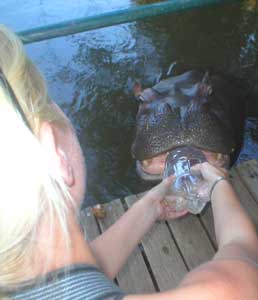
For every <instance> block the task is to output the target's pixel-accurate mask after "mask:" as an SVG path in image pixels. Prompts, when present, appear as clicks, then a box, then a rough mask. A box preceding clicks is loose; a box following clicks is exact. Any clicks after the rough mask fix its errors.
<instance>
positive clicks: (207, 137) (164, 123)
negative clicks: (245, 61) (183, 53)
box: [131, 69, 248, 181]
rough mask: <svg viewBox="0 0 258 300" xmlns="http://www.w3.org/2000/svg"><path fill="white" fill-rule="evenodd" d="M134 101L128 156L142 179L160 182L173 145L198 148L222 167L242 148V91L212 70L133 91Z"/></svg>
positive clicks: (232, 79) (243, 87) (239, 82)
mask: <svg viewBox="0 0 258 300" xmlns="http://www.w3.org/2000/svg"><path fill="white" fill-rule="evenodd" d="M134 93H135V96H136V98H137V100H138V101H139V102H140V104H139V108H138V113H137V116H136V134H135V138H134V141H133V144H132V147H131V153H132V156H133V157H134V159H135V160H136V165H137V173H138V174H139V175H140V177H141V178H142V179H144V180H154V181H156V180H161V179H162V175H163V171H164V166H165V161H166V157H167V155H168V154H169V152H170V151H171V150H173V149H175V148H177V147H185V146H190V147H194V148H198V149H200V150H202V152H203V154H204V155H205V157H206V159H207V161H208V162H210V163H211V164H213V165H215V166H218V167H226V168H228V167H229V166H230V165H232V164H233V163H234V161H235V160H236V158H237V156H238V154H239V151H240V149H241V144H242V136H243V127H244V116H245V103H246V99H247V97H248V89H247V88H246V85H245V84H244V83H243V82H242V80H241V79H239V78H235V77H233V76H229V75H225V74H221V73H219V72H215V71H212V70H196V69H193V70H189V71H185V72H183V73H181V74H179V75H176V76H172V77H169V78H167V79H164V80H161V81H160V82H159V83H157V84H156V85H154V86H153V87H151V88H146V89H142V87H141V85H140V84H139V83H137V84H136V85H135V88H134Z"/></svg>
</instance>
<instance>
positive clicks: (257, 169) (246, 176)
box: [236, 160, 258, 203]
mask: <svg viewBox="0 0 258 300" xmlns="http://www.w3.org/2000/svg"><path fill="white" fill-rule="evenodd" d="M236 170H237V172H238V174H239V176H240V177H241V179H242V181H243V182H244V184H245V185H246V187H247V189H248V190H249V192H250V193H251V195H252V196H253V197H254V199H255V200H256V201H257V203H258V163H257V161H256V160H250V161H247V162H244V163H241V164H240V165H239V166H237V167H236Z"/></svg>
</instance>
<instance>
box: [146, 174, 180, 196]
mask: <svg viewBox="0 0 258 300" xmlns="http://www.w3.org/2000/svg"><path fill="white" fill-rule="evenodd" d="M174 179H175V177H174V176H173V175H172V176H169V177H167V178H166V179H164V180H162V182H161V183H160V184H158V185H156V186H155V187H154V188H152V189H151V190H150V191H149V192H148V193H147V194H146V196H148V197H153V198H157V197H158V198H159V199H162V198H164V197H165V195H166V193H167V191H168V189H169V187H170V185H171V183H172V182H173V180H174Z"/></svg>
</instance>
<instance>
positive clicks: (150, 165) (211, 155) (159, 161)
mask: <svg viewBox="0 0 258 300" xmlns="http://www.w3.org/2000/svg"><path fill="white" fill-rule="evenodd" d="M202 153H203V154H204V156H205V158H206V160H207V161H208V162H209V163H210V164H212V165H213V166H216V167H218V168H229V162H230V157H229V155H227V154H222V153H216V152H211V151H207V150H202ZM168 154H169V152H165V153H161V154H159V155H156V156H154V157H153V158H150V159H145V160H142V161H140V160H137V161H136V170H137V173H138V175H139V176H140V177H141V178H142V179H143V180H146V181H160V180H162V178H163V172H164V169H165V164H166V158H167V156H168Z"/></svg>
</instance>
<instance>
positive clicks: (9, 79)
mask: <svg viewBox="0 0 258 300" xmlns="http://www.w3.org/2000/svg"><path fill="white" fill-rule="evenodd" d="M0 137H1V146H0V166H1V185H0V299H6V298H11V299H26V300H32V299H66V300H69V299H73V300H80V299H91V300H95V299H103V300H104V299H106V300H118V299H124V300H134V299H135V300H136V299H146V300H151V299H157V300H159V299H160V300H163V299H164V300H165V299H171V300H180V299H184V300H188V299H189V300H191V299H198V300H201V299H207V300H213V299H226V300H230V299H232V300H233V299H234V300H237V299H248V300H252V299H258V285H257V282H258V269H257V263H258V240H257V235H256V232H255V229H254V226H253V224H252V223H251V222H250V220H249V218H248V217H247V215H246V214H245V212H244V211H243V209H242V208H241V206H240V204H239V202H238V199H237V197H236V195H235V193H234V191H233V189H232V187H231V185H230V184H229V183H228V181H227V180H224V179H223V180H219V181H218V178H219V177H223V178H224V176H225V174H224V173H223V172H222V171H221V170H219V169H216V168H215V167H212V166H210V165H209V164H202V165H200V166H198V167H199V168H200V171H201V172H202V174H203V176H204V178H205V179H206V180H207V181H209V182H211V183H214V182H216V185H214V189H213V192H212V195H211V200H212V206H213V213H214V218H215V227H216V235H217V240H218V248H219V250H218V252H217V254H216V255H215V257H214V258H213V260H212V261H210V262H207V263H206V264H204V265H202V266H201V267H199V268H197V269H195V270H193V271H191V272H190V273H189V274H188V275H187V276H186V277H185V278H184V279H183V281H182V283H181V284H180V285H179V287H178V288H177V289H174V290H170V291H167V292H164V293H158V294H153V295H125V293H124V292H123V291H122V290H120V289H119V288H118V287H117V286H116V285H115V284H114V283H113V282H112V279H113V278H114V277H115V276H116V274H117V273H118V271H119V270H120V269H121V268H122V266H123V264H124V263H125V261H126V259H127V258H128V256H129V255H130V253H131V252H132V250H133V249H134V248H135V247H136V245H137V244H138V242H139V241H140V239H141V238H142V237H143V235H144V234H145V233H146V232H147V231H148V230H149V229H150V228H151V226H152V225H153V224H154V223H155V221H156V220H157V219H158V218H177V217H180V216H181V215H183V214H185V213H186V212H184V211H183V212H180V213H176V212H173V211H171V210H170V209H169V208H168V207H164V206H163V205H162V200H163V197H164V195H165V194H166V191H167V189H168V186H169V184H170V182H171V180H173V178H168V179H166V180H164V181H163V182H162V183H161V184H159V185H157V186H156V187H154V188H153V189H152V190H151V191H150V192H149V193H147V194H146V195H145V196H144V197H143V198H142V199H141V200H139V201H138V202H137V203H136V204H135V205H134V206H133V207H132V208H131V209H130V210H129V211H128V212H127V213H125V215H124V216H123V217H122V218H121V219H120V220H119V221H118V222H117V223H116V224H114V225H113V226H112V227H110V228H109V229H108V230H107V231H106V232H105V233H104V234H102V235H101V236H99V237H98V238H97V239H96V240H94V241H93V242H91V243H90V244H89V243H88V242H87V241H85V240H84V238H83V234H82V232H81V229H80V226H79V225H78V222H77V210H78V208H79V206H80V202H81V201H82V199H83V198H84V193H85V176H86V171H85V167H84V166H85V162H84V158H83V155H82V151H81V148H80V146H79V143H78V140H77V138H76V134H75V132H74V129H73V128H72V126H71V124H70V122H69V120H68V119H67V118H66V117H65V116H64V114H63V113H62V111H61V110H60V109H59V108H58V107H57V105H55V104H54V103H53V102H52V101H51V100H50V99H49V97H48V94H47V89H46V85H45V82H44V80H43V78H42V77H41V75H40V73H39V72H38V71H37V69H36V67H35V66H34V65H33V64H32V63H31V62H30V60H29V59H28V58H27V57H26V55H25V53H24V49H23V46H22V44H21V42H20V40H19V39H18V38H17V37H16V36H15V35H14V34H13V33H12V32H10V31H9V30H8V29H7V28H5V27H4V26H0ZM132 227H133V228H134V230H131V228H132Z"/></svg>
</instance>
